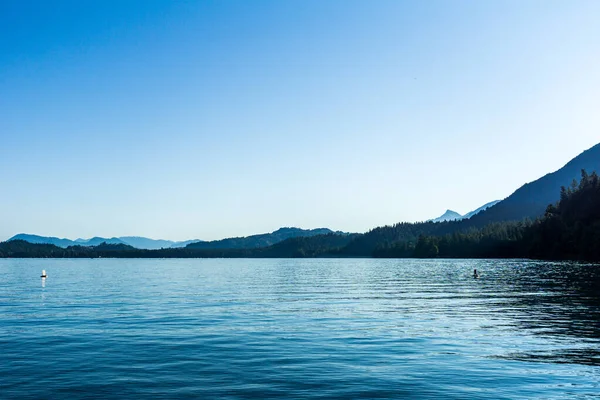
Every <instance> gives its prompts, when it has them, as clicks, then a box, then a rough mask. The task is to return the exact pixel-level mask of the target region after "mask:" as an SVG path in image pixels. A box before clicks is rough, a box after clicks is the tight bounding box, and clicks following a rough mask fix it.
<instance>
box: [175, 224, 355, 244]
mask: <svg viewBox="0 0 600 400" xmlns="http://www.w3.org/2000/svg"><path fill="white" fill-rule="evenodd" d="M329 233H339V234H343V233H342V232H333V231H332V230H331V229H327V228H318V229H300V228H280V229H278V230H276V231H274V232H271V233H263V234H260V235H252V236H246V237H236V238H228V239H222V240H214V241H211V242H199V243H191V244H188V245H187V246H186V247H187V248H190V249H254V248H258V247H267V246H271V245H274V244H276V243H279V242H282V241H284V240H286V239H291V238H296V237H310V236H317V235H326V234H329Z"/></svg>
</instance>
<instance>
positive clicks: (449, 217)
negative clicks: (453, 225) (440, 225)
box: [430, 210, 462, 222]
mask: <svg viewBox="0 0 600 400" xmlns="http://www.w3.org/2000/svg"><path fill="white" fill-rule="evenodd" d="M461 218H462V215H460V214H459V213H457V212H456V211H452V210H446V212H445V213H443V214H442V215H440V216H439V217H437V218H434V219H432V220H430V221H431V222H444V221H456V220H457V219H461Z"/></svg>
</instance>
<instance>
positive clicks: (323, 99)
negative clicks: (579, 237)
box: [0, 0, 600, 240]
mask: <svg viewBox="0 0 600 400" xmlns="http://www.w3.org/2000/svg"><path fill="white" fill-rule="evenodd" d="M599 21H600V1H597V0H590V1H577V0H573V1H571V0H569V1H562V0H561V1H552V0H543V1H536V0H528V1H523V0H513V1H511V0H502V1H478V0H472V1H449V0H440V1H420V0H419V1H400V0H392V1H377V0H363V1H353V0H337V1H336V0H328V1H320V0H319V1H317V0H314V1H311V0H286V1H261V0H253V1H246V0H239V1H234V0H225V1H186V2H184V1H180V2H175V1H166V0H165V1H154V0H141V1H126V0H119V1H108V0H103V1H75V0H73V1H59V0H56V1H45V0H43V1H28V0H15V1H11V0H1V1H0V240H4V239H6V238H8V237H10V236H12V235H13V234H16V233H19V232H27V233H36V234H41V235H52V236H60V237H69V238H76V237H90V236H93V235H99V236H121V235H144V236H149V237H154V238H159V237H160V238H169V239H188V238H200V239H216V238H221V237H226V236H234V235H248V234H252V233H260V232H266V231H272V230H274V229H277V228H278V227H280V226H299V227H304V228H315V227H330V228H332V229H340V230H345V231H365V230H367V229H370V228H372V227H375V226H378V225H384V224H391V223H395V222H398V221H416V220H425V219H427V218H431V217H435V216H438V215H440V214H442V213H443V212H444V211H445V210H446V209H447V208H451V209H453V210H456V211H458V212H461V213H465V212H467V211H470V210H472V209H474V208H477V207H479V206H480V205H482V204H484V203H486V202H488V201H491V200H495V199H501V198H504V197H506V196H508V195H510V194H511V193H512V192H513V191H514V190H515V189H517V188H518V187H519V186H520V185H522V184H523V183H525V182H528V181H531V180H534V179H537V178H538V177H540V176H541V175H543V174H545V173H547V172H550V171H553V170H556V169H558V168H560V167H561V166H562V165H563V164H565V163H566V162H567V161H568V160H569V159H571V158H572V157H574V156H576V155H577V154H579V153H580V152H582V151H583V150H585V149H587V148H589V147H591V146H592V145H594V144H596V143H598V142H600V112H599V109H600V108H599V107H600V23H599Z"/></svg>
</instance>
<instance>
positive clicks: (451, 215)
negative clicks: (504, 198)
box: [428, 200, 500, 222]
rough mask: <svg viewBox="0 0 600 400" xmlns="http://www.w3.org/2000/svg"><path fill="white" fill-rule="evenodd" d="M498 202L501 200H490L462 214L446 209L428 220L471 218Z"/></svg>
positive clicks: (443, 220)
mask: <svg viewBox="0 0 600 400" xmlns="http://www.w3.org/2000/svg"><path fill="white" fill-rule="evenodd" d="M498 202H500V200H494V201H490V202H489V203H487V204H484V205H482V206H481V207H479V208H478V209H476V210H473V211H470V212H468V213H466V214H465V215H460V214H459V213H457V212H456V211H452V210H446V212H445V213H444V214H443V215H441V216H439V217H437V218H434V219H431V220H429V221H428V222H445V221H459V220H461V219H469V218H471V217H472V216H473V215H475V214H478V213H480V212H482V211H483V210H486V209H488V208H490V207H491V206H493V205H495V204H497V203H498Z"/></svg>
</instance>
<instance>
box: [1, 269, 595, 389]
mask: <svg viewBox="0 0 600 400" xmlns="http://www.w3.org/2000/svg"><path fill="white" fill-rule="evenodd" d="M40 267H43V268H46V269H47V270H48V271H49V273H51V274H52V284H51V285H47V286H46V282H45V281H46V280H45V279H42V288H41V289H40V288H39V286H37V285H39V283H38V282H36V279H39V270H40V269H41V268H40ZM475 269H476V270H477V272H478V275H479V278H478V279H473V275H474V270H475ZM599 272H600V269H599V268H598V267H596V266H593V265H585V264H577V263H545V262H533V261H521V260H513V261H505V260H343V259H342V260H329V259H327V260H106V259H103V260H0V354H2V357H3V360H4V361H3V362H2V363H0V393H2V394H3V395H2V397H6V398H21V397H23V396H24V394H27V395H29V396H31V397H33V398H40V397H42V398H44V397H66V396H68V397H74V398H77V397H84V395H85V393H94V394H95V395H97V396H101V397H109V398H110V397H112V398H119V397H136V398H155V397H161V396H162V397H185V396H190V397H201V398H227V397H231V398H269V397H293V398H301V397H321V398H356V397H367V398H377V397H379V398H382V397H387V398H389V397H394V398H398V397H406V398H432V397H434V398H440V397H443V398H457V399H458V398H461V399H462V398H496V399H501V398H506V399H513V398H544V399H546V398H572V397H577V396H583V397H585V396H590V397H591V396H595V395H596V394H597V393H600V388H599V384H600V290H599V289H600V273H599ZM40 290H41V300H42V301H41V302H40V297H39V296H40ZM41 348H43V349H44V351H43V352H40V351H39V349H41Z"/></svg>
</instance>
